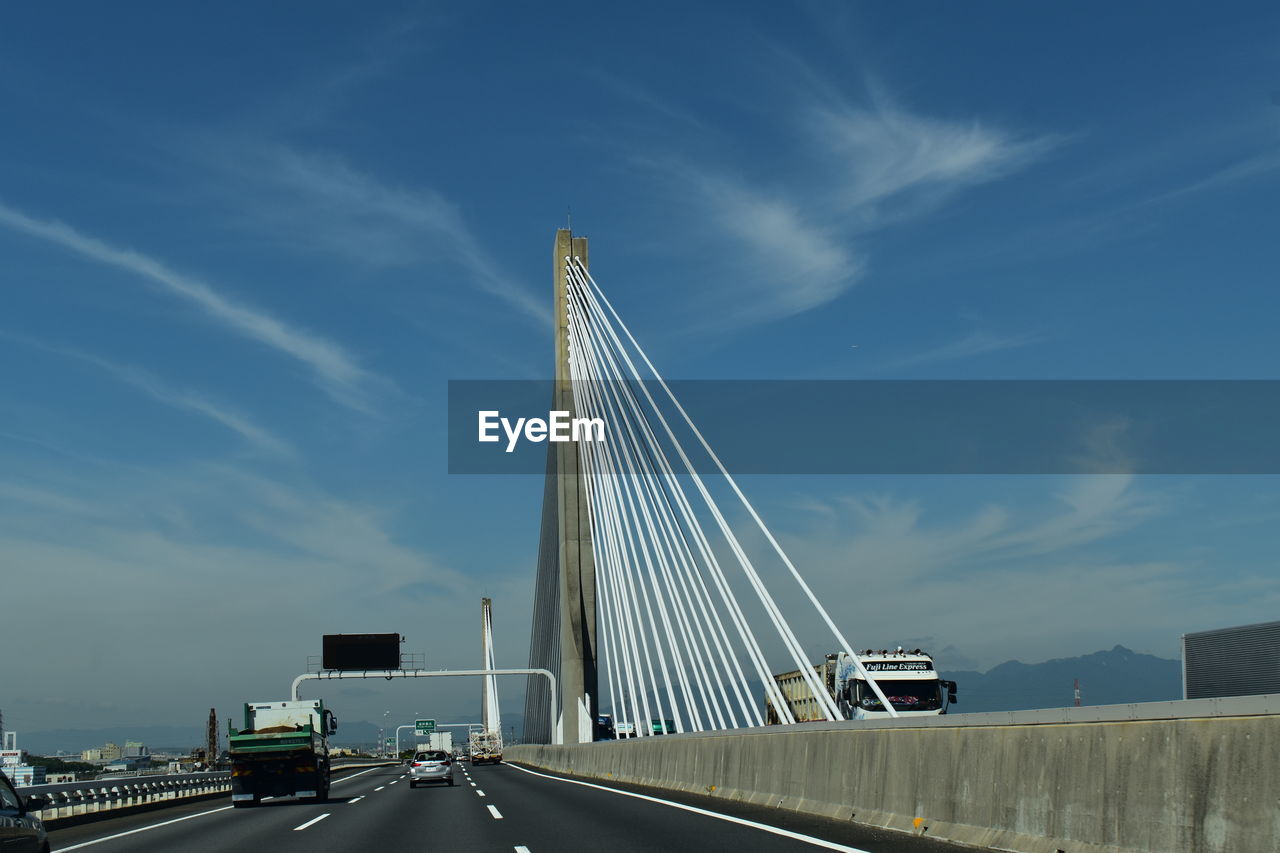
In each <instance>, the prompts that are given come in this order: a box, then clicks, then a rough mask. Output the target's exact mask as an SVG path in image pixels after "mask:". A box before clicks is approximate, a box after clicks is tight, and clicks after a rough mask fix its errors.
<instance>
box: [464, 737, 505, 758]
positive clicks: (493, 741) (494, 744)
mask: <svg viewBox="0 0 1280 853" xmlns="http://www.w3.org/2000/svg"><path fill="white" fill-rule="evenodd" d="M467 746H468V752H469V754H470V757H471V763H472V764H501V763H502V732H500V731H497V732H486V731H473V732H472V733H471V737H470V738H469V740H468V742H467Z"/></svg>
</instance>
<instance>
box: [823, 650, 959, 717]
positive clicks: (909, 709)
mask: <svg viewBox="0 0 1280 853" xmlns="http://www.w3.org/2000/svg"><path fill="white" fill-rule="evenodd" d="M855 656H856V658H857V660H858V662H859V663H861V664H862V668H863V669H864V670H865V671H866V672H867V674H869V675H870V676H871V677H872V678H873V679H875V682H876V685H877V686H879V688H880V691H881V692H882V693H884V695H885V698H886V699H888V700H889V702H890V704H892V706H893V709H894V710H895V711H897V712H898V716H899V717H924V716H936V715H938V714H945V713H946V712H947V708H948V707H949V706H950V705H951V704H953V703H955V702H956V684H955V682H954V681H944V680H942V679H940V678H939V677H938V672H937V670H936V669H935V668H934V663H933V658H932V657H930V656H929V655H928V654H926V653H924V652H922V651H921V650H920V649H915V650H913V651H903V650H902V649H901V648H899V649H896V650H893V651H890V650H888V649H881V650H880V651H875V650H873V649H867V650H866V651H862V652H856V653H855V655H854V656H850V655H848V654H845V653H844V652H840V653H839V654H838V655H836V661H835V663H836V673H835V681H836V685H835V686H836V690H835V695H836V699H837V701H838V703H839V706H840V710H841V712H842V713H843V714H844V716H845V718H846V719H850V720H868V719H880V718H888V717H889V712H888V711H887V710H885V707H884V704H883V703H882V702H881V701H880V698H879V697H878V696H876V694H875V691H874V690H872V689H871V685H870V684H868V683H867V680H866V679H865V678H864V677H863V676H862V675H861V673H859V672H858V669H857V667H856V666H855V665H854V662H853V657H855Z"/></svg>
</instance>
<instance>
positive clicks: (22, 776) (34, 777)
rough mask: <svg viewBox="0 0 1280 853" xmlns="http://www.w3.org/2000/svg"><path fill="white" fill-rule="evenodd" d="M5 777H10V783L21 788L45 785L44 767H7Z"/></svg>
mask: <svg viewBox="0 0 1280 853" xmlns="http://www.w3.org/2000/svg"><path fill="white" fill-rule="evenodd" d="M4 772H5V775H6V776H8V777H9V781H11V782H13V784H14V785H15V786H17V787H19V788H25V787H27V786H28V785H43V784H45V772H44V768H43V767H32V766H31V765H30V764H20V765H18V766H17V767H6V768H5V769H4Z"/></svg>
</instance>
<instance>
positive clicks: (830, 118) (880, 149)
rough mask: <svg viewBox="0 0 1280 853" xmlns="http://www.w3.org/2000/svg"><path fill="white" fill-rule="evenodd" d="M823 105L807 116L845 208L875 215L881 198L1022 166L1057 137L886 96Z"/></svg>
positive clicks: (953, 186)
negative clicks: (1014, 132) (915, 108)
mask: <svg viewBox="0 0 1280 853" xmlns="http://www.w3.org/2000/svg"><path fill="white" fill-rule="evenodd" d="M880 100H881V103H879V104H877V105H875V106H873V107H870V108H866V107H850V106H841V107H835V108H833V107H829V106H824V107H818V108H815V109H814V110H813V111H812V113H811V114H810V116H809V118H808V125H809V127H810V131H811V135H812V139H813V141H814V142H815V143H816V144H817V145H818V146H819V147H821V148H823V149H825V151H826V152H827V154H828V155H829V156H830V157H832V158H834V159H835V160H836V162H837V163H838V164H839V168H840V169H841V170H842V171H843V181H842V182H840V183H839V184H838V185H837V186H835V187H834V189H833V192H834V194H835V196H836V200H837V201H838V202H839V203H840V204H842V205H843V206H844V207H845V208H846V209H849V210H853V211H856V212H858V213H859V214H860V216H861V217H862V218H870V217H871V214H872V212H873V209H874V207H873V206H874V205H877V204H879V203H881V202H883V201H886V200H889V199H891V198H893V197H895V196H901V195H903V194H905V193H909V192H911V191H914V190H918V189H933V190H938V191H942V192H951V191H954V190H957V189H960V188H962V187H965V186H971V185H975V184H980V183H985V182H988V181H992V180H995V179H997V178H1000V177H1003V176H1004V175H1007V174H1009V173H1010V172H1013V171H1016V170H1017V169H1020V168H1022V167H1023V166H1025V165H1026V164H1027V163H1029V162H1030V161H1032V160H1034V159H1035V158H1037V157H1039V156H1040V155H1041V154H1043V153H1044V152H1045V151H1046V150H1047V149H1048V148H1049V147H1051V146H1052V145H1053V144H1054V143H1053V140H1051V139H1047V138H1043V139H1034V140H1019V139H1015V138H1014V137H1012V136H1011V135H1010V134H1008V133H1006V132H1003V131H1000V130H997V129H993V128H989V127H985V126H983V125H982V124H981V123H980V122H978V121H967V122H960V121H947V120H943V119H937V118H931V117H928V116H922V115H917V114H914V113H910V112H908V111H906V110H905V109H902V108H900V107H897V106H894V105H891V104H887V103H884V102H883V101H884V99H880Z"/></svg>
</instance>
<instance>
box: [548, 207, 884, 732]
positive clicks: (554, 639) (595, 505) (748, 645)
mask: <svg viewBox="0 0 1280 853" xmlns="http://www.w3.org/2000/svg"><path fill="white" fill-rule="evenodd" d="M587 257H588V256H587V241H586V239H585V238H582V237H576V238H575V237H573V236H572V235H571V234H570V233H569V232H568V231H561V232H559V234H558V235H557V240H556V247H555V256H554V263H555V277H554V278H555V312H556V349H555V353H556V376H555V400H554V401H553V406H552V408H553V410H558V411H566V412H569V413H570V414H571V416H572V417H574V418H580V419H583V420H586V421H591V422H595V423H597V424H599V425H601V427H600V431H601V433H602V436H603V437H604V440H596V441H578V442H573V443H549V444H548V451H547V456H548V468H547V485H546V490H545V497H544V505H543V525H542V539H541V544H540V548H539V559H538V575H537V587H536V590H537V595H536V601H535V611H534V613H535V615H534V624H533V632H532V638H531V639H532V642H531V651H530V666H536V667H541V668H546V669H550V670H551V671H552V672H555V673H557V676H558V677H559V679H560V684H561V689H562V703H561V705H562V709H563V710H562V714H563V716H562V719H560V720H550V719H547V713H546V711H545V709H546V708H547V707H548V703H547V702H546V701H545V699H544V696H545V691H546V690H547V689H548V688H547V687H546V685H545V684H539V683H534V682H532V681H531V683H530V689H529V700H528V705H527V707H526V718H525V719H526V739H528V740H532V741H540V742H544V743H545V742H551V741H553V740H557V739H558V738H557V735H558V734H559V735H562V736H563V738H564V740H565V742H589V741H591V740H592V739H593V728H592V722H593V721H594V719H595V716H596V713H597V712H604V711H606V710H607V712H608V713H609V714H610V715H611V716H612V718H613V720H614V721H615V724H616V725H618V726H619V727H620V729H621V730H622V731H633V732H635V733H636V734H637V735H639V736H647V735H650V734H651V733H652V727H651V721H654V720H656V721H659V723H658V725H659V729H660V730H661V728H663V727H665V726H666V725H668V723H669V724H670V725H671V726H672V728H673V730H674V732H676V733H681V732H686V731H707V730H717V729H728V728H738V727H743V726H758V725H762V724H763V722H764V717H763V713H762V707H761V704H760V697H759V696H757V695H752V693H753V692H754V691H753V690H752V685H753V682H754V683H755V684H759V685H760V686H761V687H760V689H762V690H763V691H764V694H765V696H766V697H767V699H768V700H769V704H770V706H771V707H772V708H774V709H776V713H777V716H778V718H779V720H780V722H782V723H784V724H789V723H794V722H796V720H795V718H794V716H793V715H792V712H791V708H790V705H789V703H788V702H787V700H786V699H785V698H784V697H783V695H782V693H781V691H780V688H779V687H778V685H777V683H775V681H774V678H773V674H774V673H775V672H780V671H782V670H796V671H798V672H799V673H800V674H801V677H802V678H804V679H805V681H806V682H807V685H808V688H809V691H810V693H811V694H812V696H813V697H814V699H815V700H816V702H817V703H818V706H819V708H820V710H821V716H822V717H823V718H825V719H827V720H839V719H844V716H845V715H844V714H843V713H842V712H841V710H840V708H839V707H838V706H837V702H836V699H835V698H834V697H833V696H832V695H831V693H830V691H829V690H828V689H827V687H826V686H825V685H824V684H822V683H821V681H820V677H819V675H818V674H817V673H816V672H815V670H814V669H813V667H812V665H811V661H810V658H809V653H807V652H806V651H805V649H804V647H803V646H802V644H801V641H800V639H799V637H798V636H797V634H796V632H795V630H794V629H793V628H792V626H791V620H795V619H803V620H805V621H806V622H809V621H813V620H815V619H816V620H817V623H818V624H820V625H822V626H823V628H825V633H826V635H827V636H828V637H829V646H830V647H832V648H835V649H838V650H840V651H843V652H845V653H846V654H848V655H849V656H850V659H851V661H852V663H853V665H854V666H855V668H856V669H857V671H858V675H859V677H861V678H862V679H864V680H865V681H866V682H867V684H868V685H869V686H870V687H871V689H872V690H873V691H874V692H875V695H876V697H877V698H878V699H879V701H880V702H881V703H882V705H883V707H884V708H886V709H887V710H888V713H889V714H890V715H891V716H896V711H894V709H893V704H892V703H891V702H889V701H888V699H887V698H886V697H885V695H884V693H883V691H882V690H881V688H880V686H879V685H878V684H876V681H875V679H874V677H873V676H871V674H870V673H868V672H867V671H866V669H865V668H863V665H862V663H861V662H860V661H859V660H858V659H857V657H856V656H853V646H852V645H851V644H850V642H849V640H848V639H847V638H846V637H845V636H844V634H843V632H842V631H841V629H840V628H839V627H838V626H837V625H836V623H835V622H834V621H833V619H832V617H831V615H830V613H829V612H828V610H827V608H826V607H824V606H823V604H822V602H821V600H820V599H819V597H818V596H817V595H816V594H815V593H814V591H813V590H812V589H811V588H810V586H809V584H808V583H807V582H806V581H805V579H804V577H803V576H802V574H801V573H800V571H799V570H798V569H797V568H796V566H795V565H794V563H793V562H792V561H791V559H790V558H789V557H788V555H787V553H786V552H785V551H784V549H783V548H782V546H781V545H780V544H779V542H778V540H777V538H776V537H775V536H774V535H773V533H772V532H771V531H770V530H769V528H768V526H767V525H766V524H765V522H764V520H763V519H762V518H761V516H760V514H759V513H758V512H757V511H756V509H755V507H754V506H752V504H751V502H750V501H749V500H748V498H747V496H746V494H745V493H744V492H743V491H742V489H741V488H740V487H739V485H738V483H737V482H736V481H735V480H734V478H733V476H732V474H731V473H730V472H729V471H728V470H727V469H726V468H725V466H724V464H723V463H722V462H721V461H720V459H719V457H718V456H717V455H716V453H715V451H714V449H713V448H712V447H711V445H710V444H709V443H708V442H707V440H706V439H705V437H704V436H703V434H702V432H701V431H699V429H698V427H697V425H696V424H695V423H694V421H693V419H692V418H691V417H690V416H689V413H688V412H687V411H686V409H685V407H684V406H683V405H681V403H680V401H679V400H678V399H677V398H676V396H675V394H674V393H673V392H672V390H671V387H670V386H669V385H668V383H667V382H666V381H665V379H664V378H663V377H662V375H661V374H660V373H659V372H658V370H657V368H656V367H655V366H654V364H653V362H652V361H651V360H650V358H649V356H648V354H647V353H646V352H645V350H644V348H643V347H642V346H641V345H640V343H639V342H638V341H637V340H636V338H635V336H634V335H633V334H632V333H631V330H630V329H629V328H628V327H627V325H626V323H625V322H624V320H623V318H622V317H621V316H620V315H619V314H618V312H617V311H616V309H615V308H614V306H613V304H612V303H611V302H610V300H609V298H608V296H607V294H606V293H605V291H604V290H603V289H602V288H601V286H600V284H599V283H598V282H597V281H596V280H595V278H594V277H593V276H592V275H591V272H590V270H589V268H588V262H587ZM699 455H700V456H702V457H703V458H704V459H705V460H709V462H710V464H711V465H712V466H714V469H715V472H716V473H715V475H714V476H715V478H716V479H718V481H719V482H716V483H710V482H708V480H709V479H711V478H709V477H704V476H703V475H702V474H701V473H699V470H700V469H699V466H698V465H697V464H695V462H694V461H693V457H694V456H699ZM717 489H719V490H720V491H722V492H725V494H722V495H720V496H719V497H717V494H716V493H717ZM726 498H727V502H729V503H731V504H732V506H729V507H726V506H722V503H725V502H726V500H725V499H726ZM735 512H737V513H738V514H739V515H742V516H744V517H745V519H746V520H747V525H748V526H749V527H750V528H751V532H752V533H754V534H755V535H756V536H757V537H759V538H761V539H762V541H763V542H764V543H767V547H768V550H769V552H770V556H772V557H773V558H774V561H775V562H776V563H777V564H778V565H779V566H780V567H782V568H784V569H785V572H783V573H782V578H781V579H779V578H773V579H772V581H771V582H772V584H773V585H775V586H777V585H780V584H781V583H790V584H792V585H794V588H795V589H798V591H799V592H800V593H801V598H802V602H803V606H802V607H797V608H794V609H793V612H792V613H790V614H786V613H784V612H783V607H782V606H780V604H779V599H778V597H777V596H776V595H775V593H774V591H773V590H771V588H770V586H771V583H770V582H767V581H766V577H765V575H764V573H763V572H762V571H761V569H760V567H758V566H757V564H756V563H757V561H756V560H753V559H752V557H751V556H750V555H749V553H748V547H747V546H746V545H745V544H744V542H743V536H742V535H741V534H740V533H738V532H736V531H735V529H734V525H733V524H732V523H731V522H730V520H729V519H730V517H731V516H732V515H733V514H734V513H735ZM740 599H741V600H740ZM748 606H750V607H751V609H752V611H753V612H748ZM789 616H790V619H789ZM770 647H775V648H780V649H781V650H782V662H781V664H780V665H778V664H779V660H778V658H777V657H776V656H775V658H774V661H773V663H771V662H770V658H769V655H767V654H766V651H765V650H766V648H770ZM558 728H559V729H560V731H557V729H558Z"/></svg>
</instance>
